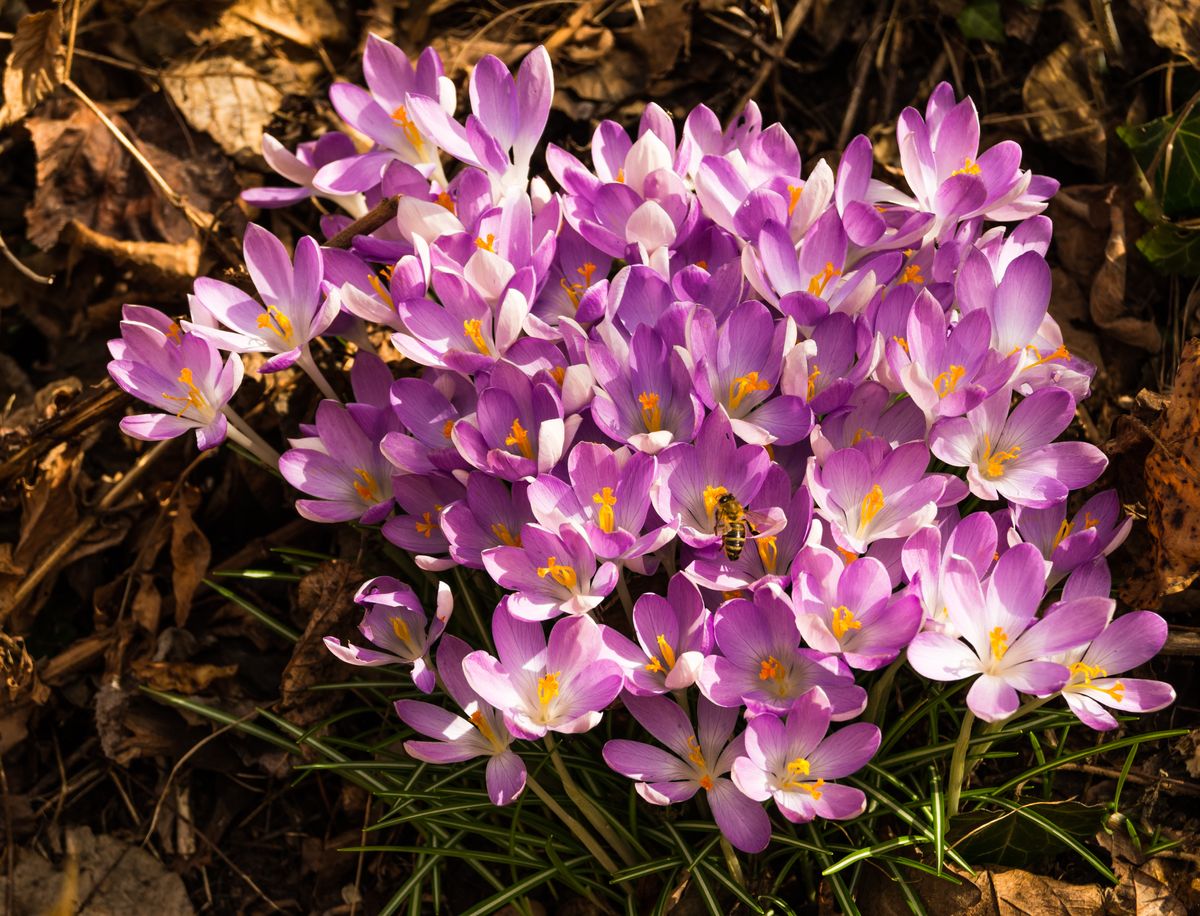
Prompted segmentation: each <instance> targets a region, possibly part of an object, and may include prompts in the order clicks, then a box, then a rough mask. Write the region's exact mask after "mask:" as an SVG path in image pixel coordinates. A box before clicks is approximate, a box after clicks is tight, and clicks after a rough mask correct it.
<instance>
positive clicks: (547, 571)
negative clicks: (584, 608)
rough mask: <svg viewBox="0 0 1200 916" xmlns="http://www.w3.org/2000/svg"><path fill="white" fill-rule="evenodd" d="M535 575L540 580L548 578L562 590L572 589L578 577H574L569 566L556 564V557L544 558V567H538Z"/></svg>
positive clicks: (572, 570) (573, 572) (573, 571)
mask: <svg viewBox="0 0 1200 916" xmlns="http://www.w3.org/2000/svg"><path fill="white" fill-rule="evenodd" d="M537 574H538V575H539V576H540V577H541V578H543V579H544V578H546V576H549V577H550V578H552V579H553V580H554V581H555V582H557V583H558V584H559V585H561V586H562V587H563V588H570V589H574V588H575V585H576V583H577V582H578V581H579V577H578V576H576V575H575V570H574V569H572V568H571V567H570V566H563V565H562V564H560V563H559V562H558V557H546V565H545V566H539V567H538V569H537Z"/></svg>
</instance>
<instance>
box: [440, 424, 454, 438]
mask: <svg viewBox="0 0 1200 916" xmlns="http://www.w3.org/2000/svg"><path fill="white" fill-rule="evenodd" d="M452 432H454V421H453V420H447V421H446V422H445V423H443V424H442V435H443V436H445V437H446V438H447V439H449V438H450V434H451V433H452Z"/></svg>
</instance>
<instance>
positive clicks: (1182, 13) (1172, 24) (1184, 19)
mask: <svg viewBox="0 0 1200 916" xmlns="http://www.w3.org/2000/svg"><path fill="white" fill-rule="evenodd" d="M1133 6H1134V7H1135V8H1136V9H1137V10H1138V12H1139V13H1141V15H1142V16H1144V17H1145V21H1146V28H1148V29H1149V30H1150V37H1151V38H1152V39H1154V43H1155V44H1157V45H1158V46H1159V47H1161V48H1165V49H1166V50H1168V51H1170V52H1172V53H1174V54H1178V55H1179V56H1180V57H1186V58H1187V59H1188V60H1189V61H1190V62H1191V64H1192V66H1193V67H1200V16H1197V15H1196V4H1195V0H1133Z"/></svg>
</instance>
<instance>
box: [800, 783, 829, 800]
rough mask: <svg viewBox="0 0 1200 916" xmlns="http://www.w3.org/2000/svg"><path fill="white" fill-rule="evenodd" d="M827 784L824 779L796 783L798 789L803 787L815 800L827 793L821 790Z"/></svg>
mask: <svg viewBox="0 0 1200 916" xmlns="http://www.w3.org/2000/svg"><path fill="white" fill-rule="evenodd" d="M823 785H825V780H824V779H818V780H817V781H816V782H802V783H798V784H797V785H796V788H797V789H803V790H804V791H805V792H807V793H808V794H809V795H811V796H812V800H813V801H817V800H819V799H820V797H821V796H822V795H824V794H825V793H824V792H822V791H821V786H823Z"/></svg>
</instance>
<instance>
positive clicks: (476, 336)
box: [463, 318, 488, 356]
mask: <svg viewBox="0 0 1200 916" xmlns="http://www.w3.org/2000/svg"><path fill="white" fill-rule="evenodd" d="M463 333H464V334H466V335H467V339H468V340H470V341H471V343H473V344H475V349H476V350H478V351H479V352H480V353H482V354H483V355H484V356H487V355H488V348H487V341H485V340H484V339H483V322H482V321H480V320H479V319H478V318H468V319H467V320H466V321H464V322H463Z"/></svg>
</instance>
